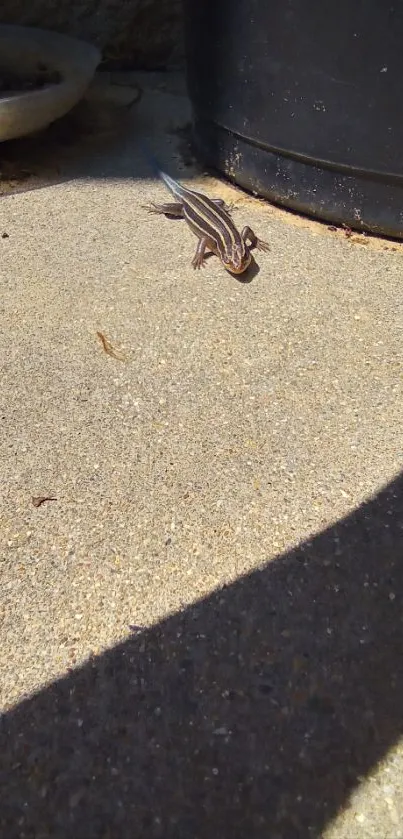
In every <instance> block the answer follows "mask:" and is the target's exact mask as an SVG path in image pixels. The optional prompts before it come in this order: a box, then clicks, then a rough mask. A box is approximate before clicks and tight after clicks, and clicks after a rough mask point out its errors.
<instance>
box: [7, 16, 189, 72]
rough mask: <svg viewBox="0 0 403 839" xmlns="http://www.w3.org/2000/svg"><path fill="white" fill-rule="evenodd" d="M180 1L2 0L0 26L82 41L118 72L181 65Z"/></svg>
mask: <svg viewBox="0 0 403 839" xmlns="http://www.w3.org/2000/svg"><path fill="white" fill-rule="evenodd" d="M181 7H182V3H181V0H2V2H1V4H0V23H17V24H23V25H25V26H42V27H44V28H46V29H54V30H55V31H57V32H65V33H67V34H69V35H75V36H77V37H81V38H85V39H88V40H89V41H91V42H92V43H95V44H96V45H97V46H99V47H100V48H101V49H102V51H103V56H104V61H105V64H106V66H108V67H111V68H113V67H115V68H116V69H126V68H127V69H129V68H133V69H153V70H155V69H163V68H165V67H178V66H180V65H181V64H182V62H183V52H184V51H183V35H182V15H181V11H182V8H181Z"/></svg>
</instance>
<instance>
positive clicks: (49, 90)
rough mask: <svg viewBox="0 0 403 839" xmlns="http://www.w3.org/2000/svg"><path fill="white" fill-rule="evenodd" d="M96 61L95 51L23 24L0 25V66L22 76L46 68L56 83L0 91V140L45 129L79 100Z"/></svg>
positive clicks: (97, 61)
mask: <svg viewBox="0 0 403 839" xmlns="http://www.w3.org/2000/svg"><path fill="white" fill-rule="evenodd" d="M100 60H101V53H100V52H99V50H98V49H97V48H96V47H93V46H92V45H90V44H86V43H85V42H84V41H79V40H77V39H75V38H70V37H68V36H67V35H59V33H57V32H48V31H47V30H45V29H36V28H31V27H26V26H6V25H1V26H0V65H1V68H2V71H5V70H6V71H7V72H10V73H12V74H14V75H15V76H20V77H22V78H24V77H27V76H29V75H30V74H31V75H34V74H35V73H36V72H37V70H38V67H43V66H46V68H48V70H49V71H53V72H55V73H57V74H59V76H60V77H61V81H60V82H58V83H55V84H50V85H46V86H44V87H41V88H39V89H33V90H23V91H21V92H19V91H17V92H14V91H13V92H7V91H4V92H0V141H4V140H12V139H14V138H16V137H23V136H24V135H26V134H32V133H33V132H35V131H39V130H40V129H42V128H46V126H47V125H49V124H50V123H51V122H54V121H55V120H56V119H59V117H62V116H63V115H64V114H66V113H67V112H68V111H69V110H70V109H71V108H72V107H73V106H74V105H75V104H76V103H77V102H78V101H79V100H80V99H81V98H82V96H83V94H84V93H85V91H86V89H87V87H88V85H89V83H90V82H91V80H92V78H93V76H94V73H95V70H96V68H97V66H98V64H99V62H100Z"/></svg>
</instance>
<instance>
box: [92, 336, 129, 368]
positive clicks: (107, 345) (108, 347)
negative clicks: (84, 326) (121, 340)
mask: <svg viewBox="0 0 403 839" xmlns="http://www.w3.org/2000/svg"><path fill="white" fill-rule="evenodd" d="M97 336H98V338H99V340H100V342H101V344H102V346H103V348H104V351H105V352H106V354H107V355H110V356H111V358H115V359H116V361H126V356H125V355H124V354H123V353H122V352H121V351H120V350H116V349H115V347H114V346H113V345H112V344H111V342H110V340H109V338H107V337H106V335H104V333H103V332H97Z"/></svg>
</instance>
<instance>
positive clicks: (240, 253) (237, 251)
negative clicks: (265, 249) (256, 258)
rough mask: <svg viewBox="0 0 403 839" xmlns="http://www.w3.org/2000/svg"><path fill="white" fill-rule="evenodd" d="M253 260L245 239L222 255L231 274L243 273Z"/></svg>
mask: <svg viewBox="0 0 403 839" xmlns="http://www.w3.org/2000/svg"><path fill="white" fill-rule="evenodd" d="M251 262H252V254H251V252H250V250H249V248H248V247H247V246H246V245H245V242H244V241H243V240H241V242H240V243H239V244H235V245H233V246H232V248H231V249H228V250H226V251H225V253H224V255H223V256H222V263H223V265H224V268H226V269H227V271H229V272H230V273H231V274H243V272H244V271H246V269H247V268H248V267H249V265H250V264H251Z"/></svg>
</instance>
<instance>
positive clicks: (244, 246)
mask: <svg viewBox="0 0 403 839" xmlns="http://www.w3.org/2000/svg"><path fill="white" fill-rule="evenodd" d="M147 156H148V159H149V160H150V161H151V163H152V165H153V168H154V170H155V171H156V173H157V174H158V175H159V177H160V178H161V179H162V180H163V182H164V184H165V186H166V187H168V189H169V191H170V192H171V193H172V195H173V196H174V198H176V202H175V203H172V204H152V205H151V206H149V207H148V208H147V209H148V210H149V212H152V213H163V214H164V215H166V216H171V217H176V218H184V219H186V221H187V223H188V225H189V227H190V228H191V229H192V231H193V233H195V234H196V236H197V237H198V239H199V244H198V246H197V249H196V253H195V255H194V257H193V260H192V265H193V268H201V267H202V266H203V265H204V259H205V255H206V252H207V251H212V252H213V253H215V254H216V255H217V256H218V257H219V258H220V259H221V262H222V264H223V265H224V268H226V269H227V271H230V272H231V274H242V273H243V272H244V271H246V269H247V268H248V266H249V265H250V263H251V261H252V254H251V250H252V248H257V249H258V250H261V251H268V250H269V245H268V244H267V243H266V242H262V240H261V239H258V237H257V236H256V234H255V233H254V232H253V230H252V229H251V228H250V227H244V228H243V230H242V233H239V231H238V230H237V228H236V227H235V224H234V222H233V221H232V218H231V216H230V215H229V208H228V207H227V206H226V204H225V202H224V201H223V200H222V199H221V198H207V196H206V195H202V193H200V192H194V191H193V190H192V189H187V188H186V187H184V186H182V185H181V184H179V183H178V182H177V181H175V180H174V179H173V178H171V177H170V176H169V175H167V174H166V173H165V172H162V171H161V169H160V168H159V166H158V164H157V163H156V161H155V160H154V159H153V158H150V155H147Z"/></svg>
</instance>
